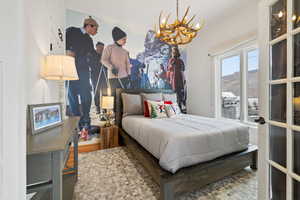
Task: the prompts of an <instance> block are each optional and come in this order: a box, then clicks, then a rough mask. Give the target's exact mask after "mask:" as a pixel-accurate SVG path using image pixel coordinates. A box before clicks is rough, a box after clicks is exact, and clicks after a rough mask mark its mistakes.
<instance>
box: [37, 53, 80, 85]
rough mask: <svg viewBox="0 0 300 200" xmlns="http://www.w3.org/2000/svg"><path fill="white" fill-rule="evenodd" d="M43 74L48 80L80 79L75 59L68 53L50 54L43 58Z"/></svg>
mask: <svg viewBox="0 0 300 200" xmlns="http://www.w3.org/2000/svg"><path fill="white" fill-rule="evenodd" d="M40 74H41V76H42V78H44V79H46V80H78V79H79V78H78V74H77V70H76V67H75V59H74V58H73V57H71V56H66V55H48V56H45V57H44V59H43V60H42V67H41V73H40Z"/></svg>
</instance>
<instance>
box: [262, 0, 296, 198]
mask: <svg viewBox="0 0 300 200" xmlns="http://www.w3.org/2000/svg"><path fill="white" fill-rule="evenodd" d="M276 2H277V0H262V1H261V2H260V4H259V46H260V59H259V60H260V68H259V70H260V73H259V76H260V78H259V80H260V85H261V89H260V99H259V100H260V103H259V104H260V106H261V107H260V116H262V117H264V118H265V121H266V122H267V123H266V124H265V125H260V126H259V135H258V146H259V153H258V198H259V200H266V199H270V197H269V195H270V194H269V184H270V183H269V166H272V167H275V168H276V169H278V170H279V171H281V172H283V173H284V174H285V175H286V199H287V200H292V199H293V179H295V180H298V181H300V177H299V176H298V175H296V174H295V173H293V130H299V128H300V127H299V126H298V127H297V126H294V125H293V105H292V102H293V92H292V91H293V82H295V81H296V82H299V78H293V36H294V35H295V34H296V33H299V32H300V28H298V29H296V30H293V22H292V20H291V17H292V13H293V5H292V4H293V0H287V33H286V34H284V35H282V36H280V37H278V38H276V39H274V40H272V41H270V30H269V29H270V28H269V27H270V24H269V22H270V6H271V5H273V4H274V3H276ZM283 40H286V41H287V78H286V79H281V80H275V81H270V80H269V74H270V70H269V69H270V47H271V46H272V45H274V44H277V43H278V42H280V41H283ZM281 83H284V84H286V85H287V88H286V89H287V92H286V94H287V97H286V98H287V108H286V116H287V119H286V123H280V122H274V121H270V120H269V119H270V116H269V113H270V110H269V106H270V104H269V99H270V97H269V94H270V91H269V90H270V89H269V87H270V85H275V84H281ZM269 124H271V125H274V126H277V127H283V128H285V129H286V134H287V137H286V138H287V155H286V159H287V160H286V163H287V165H286V168H285V167H282V166H280V165H279V164H277V163H275V162H273V161H271V160H269ZM279 184H280V183H279Z"/></svg>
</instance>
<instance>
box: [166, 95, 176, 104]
mask: <svg viewBox="0 0 300 200" xmlns="http://www.w3.org/2000/svg"><path fill="white" fill-rule="evenodd" d="M163 100H164V101H172V102H173V103H177V95H176V93H164V94H163Z"/></svg>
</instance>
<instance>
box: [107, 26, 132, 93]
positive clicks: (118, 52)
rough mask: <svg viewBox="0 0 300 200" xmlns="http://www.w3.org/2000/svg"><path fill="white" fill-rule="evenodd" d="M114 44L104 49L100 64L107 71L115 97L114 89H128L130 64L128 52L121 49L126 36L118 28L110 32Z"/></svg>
mask: <svg viewBox="0 0 300 200" xmlns="http://www.w3.org/2000/svg"><path fill="white" fill-rule="evenodd" d="M112 37H113V40H114V42H115V43H114V44H111V45H108V46H107V47H105V49H104V51H103V55H102V59H101V61H102V63H103V64H104V66H105V67H107V69H108V79H109V83H110V87H111V92H112V95H113V96H115V94H116V88H128V87H129V84H130V79H129V76H130V73H131V69H130V68H131V64H130V61H129V52H128V51H127V50H125V49H124V48H123V46H124V45H125V44H126V40H127V35H126V33H125V32H124V31H122V30H121V29H120V28H118V27H114V28H113V30H112Z"/></svg>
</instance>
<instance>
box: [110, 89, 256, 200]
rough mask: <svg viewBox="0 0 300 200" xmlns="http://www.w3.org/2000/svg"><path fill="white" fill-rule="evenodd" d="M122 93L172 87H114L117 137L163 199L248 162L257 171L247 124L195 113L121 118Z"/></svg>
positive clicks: (235, 169)
mask: <svg viewBox="0 0 300 200" xmlns="http://www.w3.org/2000/svg"><path fill="white" fill-rule="evenodd" d="M123 92H125V93H129V94H139V93H142V92H143V93H158V92H163V93H172V91H170V90H155V89H150V90H124V89H118V90H117V96H116V102H117V104H116V105H117V107H116V123H117V125H118V126H119V127H120V134H121V141H123V144H124V145H126V146H127V147H128V149H129V150H130V151H131V152H132V153H133V154H134V155H135V157H136V158H137V159H138V160H139V161H140V162H141V164H142V165H143V166H144V167H145V168H146V170H147V171H148V172H149V173H150V175H151V176H152V177H153V179H154V180H155V182H156V183H157V184H158V185H159V186H160V188H161V189H160V191H161V195H160V197H161V199H164V200H172V199H174V198H175V196H176V195H177V194H179V193H182V192H187V191H192V190H194V189H198V188H199V187H201V186H204V185H207V184H209V183H212V182H215V181H217V180H219V179H221V178H223V177H225V176H228V175H230V174H232V173H235V172H237V171H239V170H241V169H243V168H245V167H247V166H251V168H252V169H256V161H257V147H256V146H255V145H249V144H248V143H249V134H248V128H247V127H246V126H242V125H240V124H239V123H235V122H232V121H229V120H216V119H209V118H203V117H200V116H193V115H179V116H176V117H175V118H165V119H149V118H144V117H143V116H136V115H133V116H126V117H123V116H122V100H121V94H122V93H123ZM153 122H154V123H153ZM169 127H173V129H170V128H169ZM170 130H171V131H170ZM183 132H184V134H183ZM232 152H234V153H232Z"/></svg>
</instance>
